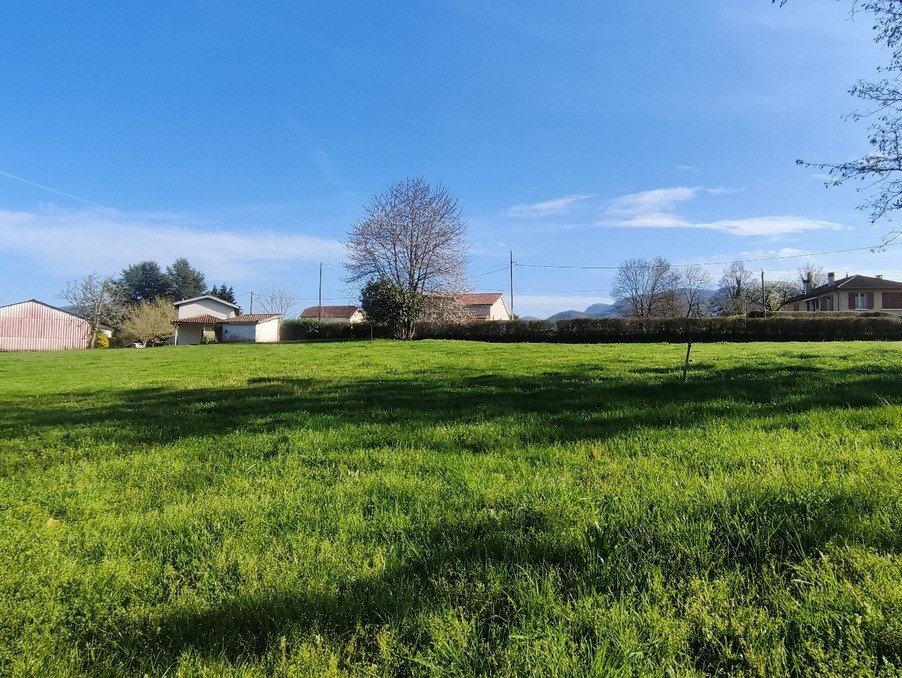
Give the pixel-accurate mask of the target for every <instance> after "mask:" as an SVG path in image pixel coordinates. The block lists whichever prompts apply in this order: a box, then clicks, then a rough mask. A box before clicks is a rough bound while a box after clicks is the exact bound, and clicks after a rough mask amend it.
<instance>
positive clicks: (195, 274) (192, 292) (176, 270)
mask: <svg viewBox="0 0 902 678" xmlns="http://www.w3.org/2000/svg"><path fill="white" fill-rule="evenodd" d="M166 278H167V279H168V282H169V290H168V293H167V296H168V297H169V298H170V299H171V300H172V301H178V300H179V299H191V298H192V297H199V296H200V295H202V294H203V293H204V290H205V289H207V282H206V280H204V274H203V273H202V272H201V271H199V270H197V269H196V268H194V267H192V266H191V264H189V263H188V260H187V259H185V258H184V257H180V258H178V259H176V260H175V261H174V262H173V263H172V265H171V266H167V267H166Z"/></svg>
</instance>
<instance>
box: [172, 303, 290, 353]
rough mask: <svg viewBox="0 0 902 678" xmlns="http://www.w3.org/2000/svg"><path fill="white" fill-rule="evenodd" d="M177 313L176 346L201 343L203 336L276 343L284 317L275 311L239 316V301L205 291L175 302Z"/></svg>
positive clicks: (234, 340)
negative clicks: (202, 293) (236, 302)
mask: <svg viewBox="0 0 902 678" xmlns="http://www.w3.org/2000/svg"><path fill="white" fill-rule="evenodd" d="M174 306H175V308H176V310H177V312H178V316H177V319H176V320H175V321H174V322H173V325H175V337H174V339H173V343H174V344H176V345H177V346H186V345H190V344H199V343H201V341H202V340H203V339H204V338H207V339H215V340H216V341H220V342H223V343H237V342H249V343H254V342H256V343H276V342H278V341H279V326H280V325H281V322H282V316H281V315H278V314H275V313H254V314H243V315H239V314H238V312H239V311H240V310H241V309H240V308H239V307H238V305H237V304H233V303H231V302H230V301H225V300H224V299H220V298H219V297H214V296H212V295H210V294H205V295H203V296H200V297H193V298H191V299H183V300H181V301H177V302H175V304H174Z"/></svg>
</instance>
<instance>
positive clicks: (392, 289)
mask: <svg viewBox="0 0 902 678" xmlns="http://www.w3.org/2000/svg"><path fill="white" fill-rule="evenodd" d="M360 306H361V308H363V312H364V313H366V316H367V318H368V319H369V320H370V321H372V322H374V323H376V324H377V325H384V326H385V327H388V328H390V329H391V331H392V333H393V334H394V335H395V336H396V337H397V338H398V339H410V338H411V336H412V335H413V330H412V328H413V326H414V324H415V323H416V322H417V320H419V319H420V317H421V316H422V315H423V312H424V310H425V307H426V299H425V298H424V297H423V295H421V294H417V293H411V292H407V291H405V290H403V289H401V287H400V286H399V285H397V284H395V283H394V282H393V281H392V280H389V279H388V278H376V279H375V280H370V281H369V282H368V283H367V284H366V285H364V286H363V289H362V290H361V291H360Z"/></svg>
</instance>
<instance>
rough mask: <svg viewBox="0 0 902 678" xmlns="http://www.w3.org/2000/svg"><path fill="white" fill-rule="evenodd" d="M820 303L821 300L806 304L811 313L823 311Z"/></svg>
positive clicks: (810, 300)
mask: <svg viewBox="0 0 902 678" xmlns="http://www.w3.org/2000/svg"><path fill="white" fill-rule="evenodd" d="M820 302H821V300H820V299H809V300H808V301H806V302H805V303H806V304H807V305H808V310H809V311H819V310H821V306H820Z"/></svg>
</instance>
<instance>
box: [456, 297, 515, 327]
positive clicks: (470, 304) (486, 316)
mask: <svg viewBox="0 0 902 678" xmlns="http://www.w3.org/2000/svg"><path fill="white" fill-rule="evenodd" d="M457 301H458V303H460V305H461V306H463V308H464V313H465V314H466V316H467V317H468V318H469V319H472V320H486V321H489V320H510V319H511V312H510V309H509V308H508V307H507V302H506V301H505V300H504V295H503V294H501V292H480V293H477V294H459V295H457Z"/></svg>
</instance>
